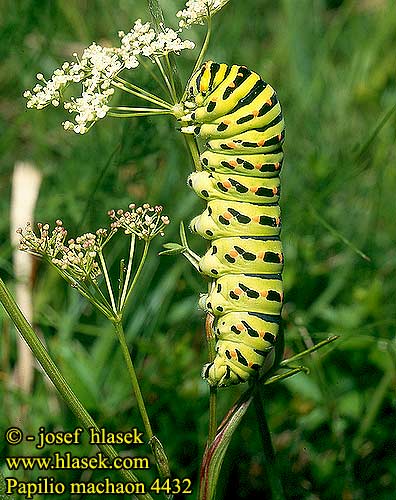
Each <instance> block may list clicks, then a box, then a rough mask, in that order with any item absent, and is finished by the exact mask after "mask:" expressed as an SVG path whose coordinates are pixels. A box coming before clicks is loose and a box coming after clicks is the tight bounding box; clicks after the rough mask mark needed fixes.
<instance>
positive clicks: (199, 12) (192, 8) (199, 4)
mask: <svg viewBox="0 0 396 500" xmlns="http://www.w3.org/2000/svg"><path fill="white" fill-rule="evenodd" d="M228 2H229V0H187V2H186V6H185V9H183V10H179V12H178V13H177V14H176V16H177V17H179V18H180V21H179V26H180V28H185V27H188V26H190V25H192V24H204V23H205V21H207V19H208V18H209V17H212V16H213V15H214V14H216V12H218V11H219V10H220V9H222V8H223V7H224V6H225V5H226V4H227V3H228Z"/></svg>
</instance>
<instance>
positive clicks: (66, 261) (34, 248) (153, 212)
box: [17, 203, 169, 282]
mask: <svg viewBox="0 0 396 500" xmlns="http://www.w3.org/2000/svg"><path fill="white" fill-rule="evenodd" d="M162 210H163V208H162V207H161V206H159V205H156V206H154V207H152V206H151V205H149V204H148V203H145V204H144V205H143V206H141V207H136V205H135V204H134V203H131V204H130V205H129V210H128V211H125V212H124V210H122V209H118V210H110V211H109V212H108V214H109V216H110V219H111V224H110V228H109V229H103V228H99V229H97V231H96V232H95V233H85V234H82V235H81V236H77V237H76V238H73V239H69V240H68V241H66V237H67V231H66V229H65V228H64V226H63V222H62V221H61V220H59V219H58V220H57V221H56V223H55V228H54V229H53V230H52V231H51V230H50V226H49V224H41V223H38V224H37V227H38V235H36V233H35V232H34V231H33V229H32V226H31V224H30V223H27V224H26V226H25V228H24V229H22V228H19V229H18V230H17V233H19V234H20V235H21V240H20V245H19V248H20V250H23V251H25V252H29V253H31V254H33V255H37V256H38V257H42V258H44V259H46V260H48V261H49V262H50V263H51V264H52V265H54V266H55V267H56V268H57V269H58V271H59V272H60V273H61V274H63V275H64V276H66V277H68V278H69V280H71V281H86V280H88V281H93V282H95V281H96V280H97V278H98V276H99V275H100V274H101V273H102V270H101V265H102V263H101V259H100V256H101V254H102V251H103V248H104V247H105V245H106V244H107V243H108V242H109V241H110V239H111V238H112V236H113V235H114V234H115V233H116V232H117V231H118V230H119V229H123V230H124V233H125V234H134V235H136V236H137V237H138V238H139V239H143V240H145V241H147V242H150V241H151V240H152V239H153V238H154V237H155V236H157V235H158V234H159V235H161V236H163V234H164V228H165V226H167V225H168V224H169V218H168V217H167V216H166V215H162Z"/></svg>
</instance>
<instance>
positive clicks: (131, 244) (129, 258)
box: [119, 234, 136, 310]
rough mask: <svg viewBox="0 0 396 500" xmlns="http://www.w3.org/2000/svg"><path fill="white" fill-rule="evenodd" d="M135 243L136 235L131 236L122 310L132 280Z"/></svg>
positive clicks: (121, 303)
mask: <svg viewBox="0 0 396 500" xmlns="http://www.w3.org/2000/svg"><path fill="white" fill-rule="evenodd" d="M135 242H136V235H135V234H132V235H131V243H130V246H129V256H128V267H127V272H126V275H125V281H124V287H123V289H122V294H121V299H120V305H119V308H120V310H122V308H123V305H124V302H125V297H126V294H127V291H128V285H129V280H130V278H131V271H132V261H133V255H134V253H135Z"/></svg>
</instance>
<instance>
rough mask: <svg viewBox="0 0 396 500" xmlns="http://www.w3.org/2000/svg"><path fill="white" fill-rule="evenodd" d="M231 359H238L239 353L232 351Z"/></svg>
mask: <svg viewBox="0 0 396 500" xmlns="http://www.w3.org/2000/svg"><path fill="white" fill-rule="evenodd" d="M230 354H231V357H232V358H234V359H236V357H237V353H236V352H235V351H230Z"/></svg>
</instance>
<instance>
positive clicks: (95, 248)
mask: <svg viewBox="0 0 396 500" xmlns="http://www.w3.org/2000/svg"><path fill="white" fill-rule="evenodd" d="M37 227H38V229H39V236H37V235H36V234H35V233H34V231H33V229H32V226H31V224H30V223H27V224H26V227H25V228H24V229H22V228H19V229H18V230H17V233H19V234H20V235H21V241H20V245H19V248H20V250H23V251H25V252H29V253H31V254H33V255H37V256H39V257H43V258H46V259H47V260H49V261H50V262H51V263H52V264H53V265H54V266H55V267H57V268H58V269H59V270H61V271H65V272H67V273H68V274H69V275H70V276H71V277H72V278H74V279H76V280H78V279H80V280H83V281H84V280H86V279H87V278H90V279H91V280H93V281H94V280H96V278H97V277H98V276H99V275H100V273H101V271H100V267H99V264H98V262H97V260H96V259H97V256H98V252H99V251H101V249H102V247H103V245H104V241H105V240H106V238H107V230H106V229H98V230H97V231H96V234H92V233H86V234H83V235H81V236H78V237H77V238H76V239H75V240H74V239H71V240H69V241H68V242H67V243H65V240H66V236H67V231H66V229H65V228H64V227H63V223H62V221H61V220H57V221H56V226H55V228H54V229H53V230H52V231H51V232H50V226H49V224H41V223H38V224H37Z"/></svg>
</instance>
